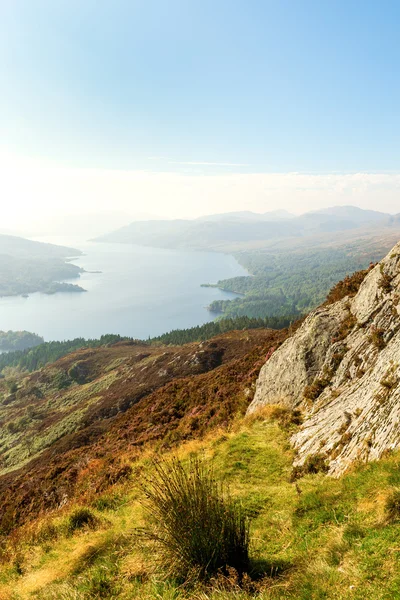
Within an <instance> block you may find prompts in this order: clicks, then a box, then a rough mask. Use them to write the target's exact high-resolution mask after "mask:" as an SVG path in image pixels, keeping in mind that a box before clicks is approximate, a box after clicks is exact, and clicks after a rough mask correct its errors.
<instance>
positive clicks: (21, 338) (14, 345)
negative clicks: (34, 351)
mask: <svg viewBox="0 0 400 600" xmlns="http://www.w3.org/2000/svg"><path fill="white" fill-rule="evenodd" d="M43 343H44V339H43V338H42V337H41V336H40V335H36V333H30V332H29V331H0V352H12V351H15V350H26V349H27V348H33V347H34V346H39V344H43Z"/></svg>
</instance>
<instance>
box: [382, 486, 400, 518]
mask: <svg viewBox="0 0 400 600" xmlns="http://www.w3.org/2000/svg"><path fill="white" fill-rule="evenodd" d="M385 511H386V516H387V518H388V520H389V521H396V520H399V519H400V489H395V490H393V492H392V493H391V494H390V495H389V496H388V498H387V499H386V503H385Z"/></svg>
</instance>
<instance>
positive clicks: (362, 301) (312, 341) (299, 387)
mask: <svg viewBox="0 0 400 600" xmlns="http://www.w3.org/2000/svg"><path fill="white" fill-rule="evenodd" d="M266 404H284V405H287V406H289V407H291V408H297V409H300V410H301V411H302V412H303V415H304V422H303V425H302V426H301V427H300V428H299V430H298V432H297V433H296V434H294V435H293V437H292V440H291V441H292V443H293V445H294V447H295V449H296V450H297V458H296V461H295V464H297V465H301V464H303V463H304V462H305V460H306V459H307V458H308V457H309V456H310V455H315V454H318V455H323V456H324V457H325V458H326V460H327V462H328V464H329V473H330V474H332V475H335V476H337V475H340V474H341V473H343V472H344V471H345V470H346V469H347V468H348V467H349V466H350V465H351V464H352V463H354V462H355V461H367V460H373V459H377V458H379V457H380V456H381V455H382V453H383V452H384V451H385V450H390V449H393V448H396V447H398V446H400V243H399V244H397V245H396V246H395V247H394V249H393V250H392V251H391V252H390V254H389V255H388V256H387V257H386V258H385V259H384V260H383V261H382V262H381V263H380V264H379V265H377V266H376V267H375V268H374V269H373V270H372V271H371V272H370V273H369V274H368V275H367V276H366V278H365V280H364V281H363V283H362V284H361V287H360V289H359V291H358V293H357V295H356V296H355V297H354V298H352V299H349V298H345V299H343V300H341V301H340V302H337V303H335V304H332V305H330V306H327V307H323V308H320V309H317V310H316V311H314V312H313V313H311V314H310V315H309V317H307V319H306V320H305V322H304V323H303V325H302V326H301V327H300V329H299V330H298V331H297V332H296V333H295V334H294V336H293V337H291V338H290V339H288V340H287V341H286V342H285V343H284V344H283V345H282V346H281V347H280V348H279V349H278V350H276V352H275V353H274V354H273V355H272V356H271V357H270V358H269V360H268V361H267V363H266V364H265V365H264V367H263V368H262V370H261V372H260V375H259V378H258V381H257V387H256V394H255V397H254V400H253V402H252V403H251V405H250V407H249V409H248V412H249V413H251V412H254V411H255V410H257V409H258V408H259V407H261V406H265V405H266Z"/></svg>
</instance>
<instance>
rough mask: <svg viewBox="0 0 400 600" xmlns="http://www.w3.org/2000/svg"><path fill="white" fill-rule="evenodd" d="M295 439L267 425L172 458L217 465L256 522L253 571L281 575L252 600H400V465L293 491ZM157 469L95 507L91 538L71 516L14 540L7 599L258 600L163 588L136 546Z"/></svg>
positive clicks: (220, 590)
mask: <svg viewBox="0 0 400 600" xmlns="http://www.w3.org/2000/svg"><path fill="white" fill-rule="evenodd" d="M288 434H289V431H288V430H286V429H283V428H282V427H281V426H280V425H279V423H278V422H277V421H276V420H274V419H272V418H271V416H268V415H267V414H264V415H260V416H259V417H257V418H255V419H252V420H241V421H237V422H236V424H235V425H234V426H233V427H232V428H231V430H230V431H226V430H225V431H222V430H219V431H215V432H214V433H212V434H209V435H208V437H206V438H205V439H204V440H203V441H190V442H186V443H185V444H183V445H181V446H180V447H179V449H178V450H176V451H175V454H178V456H180V457H181V458H185V457H188V456H190V455H193V454H202V455H206V457H207V458H210V459H211V458H212V459H213V460H214V463H215V466H216V472H217V474H218V476H219V477H220V478H223V479H225V480H228V481H229V483H230V486H231V490H232V492H233V493H234V494H235V495H236V496H237V497H238V498H240V499H241V500H242V502H243V504H244V506H245V507H246V508H247V509H248V511H249V513H251V514H252V516H253V524H252V538H253V547H252V556H253V559H256V560H258V564H259V566H260V565H262V567H263V568H264V570H266V572H267V573H269V574H273V575H274V576H273V577H268V576H267V577H265V579H264V580H262V581H260V582H258V584H257V588H258V589H257V590H256V591H255V596H256V597H259V598H264V599H266V600H267V599H277V598H291V599H299V600H311V599H330V598H332V599H347V598H351V599H364V598H368V599H370V600H374V599H378V598H379V599H384V598H387V599H388V600H389V599H393V598H400V574H399V552H400V547H399V544H398V539H399V534H400V522H392V523H390V522H387V520H386V517H385V513H384V502H385V499H386V497H387V496H388V494H389V493H390V492H391V490H392V489H393V487H395V486H397V485H399V484H400V461H399V456H398V455H392V456H390V457H388V458H386V459H384V460H381V461H380V462H377V463H372V464H370V465H367V466H362V467H359V468H358V469H356V470H354V472H352V473H350V474H348V475H346V476H345V477H343V478H342V479H340V480H333V479H328V478H326V477H325V476H324V475H320V474H318V475H307V476H305V477H303V478H302V479H300V480H298V482H297V487H296V485H295V484H293V483H289V476H290V472H291V460H292V451H291V449H290V447H289V444H288ZM150 459H151V452H147V453H146V454H145V455H144V456H142V457H141V458H140V459H139V460H138V461H136V462H132V463H131V466H132V468H133V471H132V475H131V477H130V478H129V480H127V481H125V482H124V483H123V484H117V485H115V486H114V487H113V488H111V489H109V490H108V491H107V493H106V494H103V495H102V496H101V495H100V496H97V497H96V498H95V499H94V500H92V503H91V510H92V512H93V513H94V514H95V515H96V517H97V518H98V523H97V525H96V527H94V528H93V529H89V528H87V529H82V530H81V531H76V532H75V533H74V534H72V535H71V534H68V532H67V524H68V515H69V514H70V513H71V510H73V509H72V507H71V506H70V507H68V508H65V509H64V510H63V511H61V513H58V514H57V516H54V517H47V518H46V519H44V520H42V521H41V522H33V523H31V524H30V525H29V526H27V527H26V528H25V529H24V530H22V531H21V532H20V533H19V534H18V535H17V534H16V535H15V536H14V537H13V538H12V539H11V541H10V543H9V546H8V550H7V551H6V552H5V554H4V557H3V564H2V566H1V571H0V598H4V599H6V598H9V599H14V600H19V599H21V600H22V599H27V598H33V597H34V598H38V599H39V600H41V599H42V600H56V599H57V600H58V599H64V600H72V599H74V600H86V599H94V598H121V599H122V600H124V599H126V600H128V599H132V598H141V599H142V600H146V599H156V598H157V599H158V598H159V599H161V598H163V599H168V598H170V599H175V598H176V599H178V598H186V597H191V598H198V599H199V600H200V599H201V600H206V599H207V598H213V599H221V600H228V599H229V598H240V599H243V600H245V599H250V598H251V597H254V595H251V593H250V592H249V591H245V590H240V589H239V588H238V587H237V586H236V585H235V583H234V581H230V582H228V581H223V580H220V581H218V582H216V583H215V584H214V588H213V589H211V588H203V589H201V588H198V589H194V590H193V589H192V590H190V591H189V590H188V591H185V590H184V589H182V588H178V587H177V586H175V585H174V583H173V582H171V581H169V582H168V581H163V579H162V577H161V574H160V573H159V571H158V570H157V568H156V567H155V564H154V560H153V559H154V553H153V551H152V549H151V548H147V547H146V545H145V544H144V543H143V540H142V539H141V538H140V537H137V535H135V532H136V529H137V527H140V526H141V525H143V521H142V513H141V508H140V505H139V499H140V496H141V493H142V492H141V490H140V487H139V485H138V474H139V473H140V474H141V475H143V474H145V473H147V474H148V473H150V472H151V468H152V466H151V460H150ZM278 572H280V575H277V573H278ZM224 588H225V589H224ZM253 593H254V590H253Z"/></svg>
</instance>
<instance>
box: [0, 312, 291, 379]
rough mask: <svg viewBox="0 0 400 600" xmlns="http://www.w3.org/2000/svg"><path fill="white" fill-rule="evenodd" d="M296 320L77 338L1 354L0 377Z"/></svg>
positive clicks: (239, 321)
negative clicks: (73, 356)
mask: <svg viewBox="0 0 400 600" xmlns="http://www.w3.org/2000/svg"><path fill="white" fill-rule="evenodd" d="M294 320H295V317H294V316H285V317H271V318H267V319H251V318H249V317H238V318H236V319H231V318H227V319H218V320H216V321H211V322H210V323H205V324H204V325H197V326H196V327H190V328H188V329H175V330H173V331H170V332H168V333H164V334H163V335H160V336H158V337H153V338H149V339H148V340H135V339H133V338H129V337H122V336H120V335H114V334H107V335H102V336H101V337H100V338H99V339H97V340H94V339H89V340H86V339H85V338H75V339H74V340H68V341H63V342H44V343H42V344H40V345H38V346H36V347H35V348H30V349H26V350H19V351H15V352H9V353H8V354H0V373H1V371H3V369H5V368H6V367H18V368H19V369H23V370H27V371H36V370H37V369H40V368H42V367H44V366H45V365H47V364H48V363H52V362H54V361H56V360H58V359H59V358H62V357H63V356H66V355H67V354H69V353H71V352H76V351H77V350H80V349H81V348H98V347H100V346H105V345H107V344H115V343H117V342H130V343H133V344H142V345H143V344H148V345H159V344H176V345H179V344H186V343H188V342H202V341H205V340H208V339H210V338H212V337H214V336H215V335H219V334H221V333H226V332H228V331H234V330H235V329H257V328H261V327H269V328H271V329H283V328H285V327H288V326H289V325H290V324H291V323H292V322H293V321H294Z"/></svg>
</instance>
